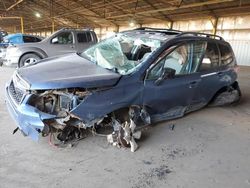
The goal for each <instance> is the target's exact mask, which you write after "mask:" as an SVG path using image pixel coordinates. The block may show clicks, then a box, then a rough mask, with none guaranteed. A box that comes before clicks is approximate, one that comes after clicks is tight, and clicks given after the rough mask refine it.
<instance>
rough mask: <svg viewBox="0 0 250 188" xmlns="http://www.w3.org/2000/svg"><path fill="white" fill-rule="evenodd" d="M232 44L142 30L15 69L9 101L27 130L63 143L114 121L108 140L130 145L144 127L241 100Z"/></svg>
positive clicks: (34, 135)
mask: <svg viewBox="0 0 250 188" xmlns="http://www.w3.org/2000/svg"><path fill="white" fill-rule="evenodd" d="M236 79H237V65H236V60H235V56H234V53H233V51H232V48H231V47H230V45H229V43H227V42H226V41H224V40H223V38H221V37H219V36H215V35H210V34H204V33H193V32H181V31H176V30H166V29H153V28H139V29H136V30H131V31H125V32H121V33H118V34H116V35H115V36H113V37H111V38H108V39H106V40H104V41H101V42H99V43H98V44H96V45H94V46H92V47H90V48H88V49H87V50H85V51H84V52H82V53H75V54H70V55H65V56H60V57H52V58H48V59H44V60H41V61H39V62H37V63H35V64H33V65H30V66H27V67H25V68H20V69H18V70H17V71H16V72H15V73H14V75H13V78H12V80H11V81H10V82H9V83H8V84H7V87H6V97H7V106H8V109H9V111H10V113H11V115H12V116H13V117H14V119H15V120H16V122H17V125H18V128H17V129H16V130H18V129H19V130H21V131H22V132H23V134H24V135H27V136H31V137H32V138H33V139H35V140H37V139H38V138H39V135H41V136H48V135H50V136H51V135H53V138H55V139H56V141H62V142H64V143H65V142H67V141H69V140H72V139H80V138H82V137H83V135H84V134H83V132H84V130H91V131H92V132H93V133H96V134H98V133H97V132H98V130H99V129H98V128H99V127H108V126H109V127H111V128H112V129H111V132H110V134H108V135H107V139H108V142H110V143H112V144H113V145H117V146H124V147H131V150H132V151H135V150H136V148H137V144H136V142H135V139H138V138H140V135H141V132H140V131H139V130H140V128H141V127H143V126H145V125H149V124H152V123H155V122H158V121H163V120H169V119H173V118H178V117H182V116H183V115H184V114H186V113H189V112H192V111H195V110H198V109H200V108H203V107H205V106H207V105H213V106H216V105H225V104H231V103H233V102H236V101H238V100H239V99H240V96H241V92H240V89H239V86H238V83H237V81H236Z"/></svg>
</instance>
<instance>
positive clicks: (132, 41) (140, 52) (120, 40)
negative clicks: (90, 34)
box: [81, 34, 161, 75]
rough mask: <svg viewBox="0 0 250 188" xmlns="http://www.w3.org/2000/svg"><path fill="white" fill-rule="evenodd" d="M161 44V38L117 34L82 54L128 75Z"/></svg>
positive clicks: (107, 67)
mask: <svg viewBox="0 0 250 188" xmlns="http://www.w3.org/2000/svg"><path fill="white" fill-rule="evenodd" d="M160 46H161V40H159V39H155V38H154V39H152V38H150V37H138V35H137V36H129V35H126V34H117V35H116V36H114V37H111V38H108V39H106V40H103V41H101V42H99V43H98V44H96V45H94V46H92V47H90V48H88V49H87V50H86V51H84V52H83V53H82V54H81V56H83V57H86V58H87V59H89V60H91V61H92V62H94V63H96V64H97V65H99V66H101V67H103V68H106V69H110V70H113V71H115V72H118V73H119V74H122V75H126V74H130V73H132V72H134V71H135V70H136V69H137V68H138V67H139V66H140V65H141V62H143V60H144V59H146V58H147V57H148V56H149V55H150V54H151V53H152V52H153V51H154V50H156V49H157V48H159V47H160Z"/></svg>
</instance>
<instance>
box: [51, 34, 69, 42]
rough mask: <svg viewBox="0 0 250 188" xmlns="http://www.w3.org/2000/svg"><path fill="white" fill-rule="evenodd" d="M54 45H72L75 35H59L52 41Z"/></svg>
mask: <svg viewBox="0 0 250 188" xmlns="http://www.w3.org/2000/svg"><path fill="white" fill-rule="evenodd" d="M51 43H52V44H72V43H73V35H72V33H71V32H63V33H59V34H58V35H57V36H56V37H54V38H52V39H51Z"/></svg>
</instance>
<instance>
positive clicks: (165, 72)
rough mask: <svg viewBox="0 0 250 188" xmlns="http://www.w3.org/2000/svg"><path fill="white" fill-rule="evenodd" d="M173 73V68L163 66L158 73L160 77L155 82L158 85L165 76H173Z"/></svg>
mask: <svg viewBox="0 0 250 188" xmlns="http://www.w3.org/2000/svg"><path fill="white" fill-rule="evenodd" d="M174 75H175V70H174V69H171V68H169V67H164V68H163V71H162V74H161V75H160V77H159V78H158V79H157V80H156V81H155V84H156V85H157V86H158V85H160V83H161V82H162V81H163V80H165V79H167V78H173V77H174Z"/></svg>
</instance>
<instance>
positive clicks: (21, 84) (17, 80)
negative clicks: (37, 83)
mask: <svg viewBox="0 0 250 188" xmlns="http://www.w3.org/2000/svg"><path fill="white" fill-rule="evenodd" d="M12 80H13V83H14V85H15V87H17V88H19V89H21V90H29V89H30V84H29V83H28V82H27V81H25V80H24V79H23V78H22V77H21V76H19V74H18V73H17V71H15V72H14V74H13V78H12Z"/></svg>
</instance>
